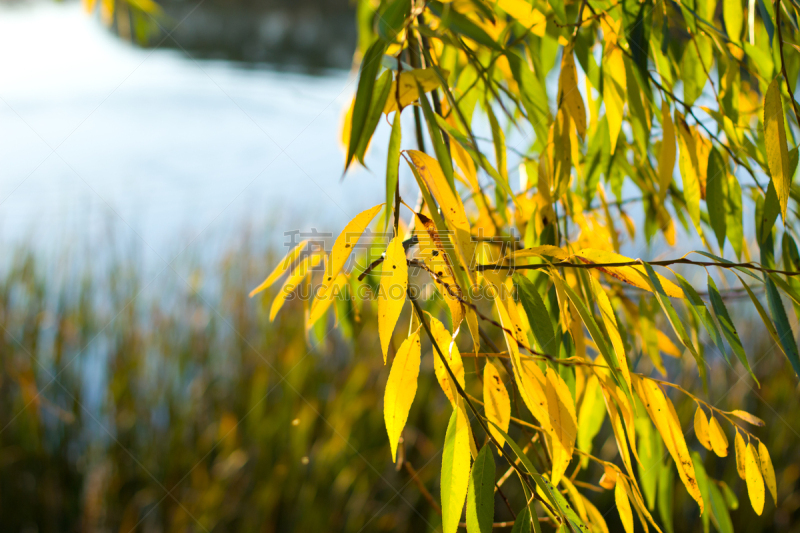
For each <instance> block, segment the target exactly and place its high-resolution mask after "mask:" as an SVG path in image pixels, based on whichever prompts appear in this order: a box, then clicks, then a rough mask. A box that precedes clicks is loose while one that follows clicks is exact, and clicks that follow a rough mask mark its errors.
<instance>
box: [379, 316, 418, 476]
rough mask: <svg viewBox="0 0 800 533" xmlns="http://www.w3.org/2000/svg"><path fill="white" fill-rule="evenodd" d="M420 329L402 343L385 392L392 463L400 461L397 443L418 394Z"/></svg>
mask: <svg viewBox="0 0 800 533" xmlns="http://www.w3.org/2000/svg"><path fill="white" fill-rule="evenodd" d="M420 354H421V347H420V339H419V330H417V331H415V332H414V333H412V334H411V336H410V337H408V338H407V339H406V340H404V341H403V344H401V345H400V348H399V349H398V350H397V355H396V356H395V358H394V361H393V362H392V369H391V370H390V371H389V380H388V381H387V382H386V392H385V393H384V396H383V419H384V421H385V423H386V432H387V433H388V434H389V444H390V445H391V447H392V461H396V460H397V443H398V441H399V440H400V435H401V434H402V433H403V428H404V427H405V425H406V421H407V420H408V412H409V410H410V409H411V404H412V403H413V402H414V396H415V395H416V394H417V378H418V377H419V365H420Z"/></svg>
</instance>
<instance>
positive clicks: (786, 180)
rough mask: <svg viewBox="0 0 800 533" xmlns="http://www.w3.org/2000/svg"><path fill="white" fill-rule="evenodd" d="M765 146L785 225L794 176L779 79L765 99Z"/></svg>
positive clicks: (773, 81) (772, 85)
mask: <svg viewBox="0 0 800 533" xmlns="http://www.w3.org/2000/svg"><path fill="white" fill-rule="evenodd" d="M764 146H765V147H766V149H767V164H768V166H769V172H770V174H771V177H772V181H773V183H775V192H777V193H778V201H779V202H780V206H781V215H782V216H783V221H784V224H785V223H786V209H787V207H788V205H789V190H790V189H791V186H792V176H791V175H789V147H788V146H787V144H786V126H785V125H784V119H783V104H782V102H781V89H780V80H779V79H778V78H776V79H774V80H772V82H771V83H770V84H769V87H768V88H767V94H766V95H765V97H764Z"/></svg>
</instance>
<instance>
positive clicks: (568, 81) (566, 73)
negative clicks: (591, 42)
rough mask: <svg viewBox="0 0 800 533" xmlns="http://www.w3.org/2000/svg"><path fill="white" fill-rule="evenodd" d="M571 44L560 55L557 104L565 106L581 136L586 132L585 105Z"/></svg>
mask: <svg viewBox="0 0 800 533" xmlns="http://www.w3.org/2000/svg"><path fill="white" fill-rule="evenodd" d="M572 52H573V46H572V44H568V45H567V46H565V47H564V50H563V51H562V56H561V75H560V76H559V79H558V106H559V107H561V106H562V105H564V106H566V109H567V111H568V112H569V115H570V116H571V117H572V120H573V121H574V122H575V127H576V128H577V129H578V133H579V134H580V136H581V137H583V136H584V135H585V134H586V107H585V106H584V104H583V97H582V96H581V92H580V91H579V90H578V71H577V70H576V69H575V56H574V55H573V53H572Z"/></svg>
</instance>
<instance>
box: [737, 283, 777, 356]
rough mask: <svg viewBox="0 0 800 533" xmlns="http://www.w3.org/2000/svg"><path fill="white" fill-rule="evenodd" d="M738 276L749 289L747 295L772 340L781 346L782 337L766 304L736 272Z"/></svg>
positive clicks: (745, 287) (746, 288)
mask: <svg viewBox="0 0 800 533" xmlns="http://www.w3.org/2000/svg"><path fill="white" fill-rule="evenodd" d="M736 277H737V278H739V281H740V282H741V284H742V285H743V286H744V289H745V290H746V291H747V295H748V296H749V297H750V301H751V302H752V303H753V307H755V308H756V311H758V315H759V316H760V317H761V321H762V322H764V327H766V328H767V331H768V332H769V335H770V337H772V340H774V341H775V344H777V345H778V346H781V341H780V338H779V337H778V332H777V331H776V330H775V326H774V325H773V324H772V320H770V318H769V315H768V314H767V312H766V311H765V310H764V306H762V305H761V302H760V301H759V300H758V298H757V297H756V295H755V294H753V290H752V289H751V288H750V286H749V285H747V283H745V282H744V280H743V279H742V278H741V276H739V274H736ZM781 350H783V346H781Z"/></svg>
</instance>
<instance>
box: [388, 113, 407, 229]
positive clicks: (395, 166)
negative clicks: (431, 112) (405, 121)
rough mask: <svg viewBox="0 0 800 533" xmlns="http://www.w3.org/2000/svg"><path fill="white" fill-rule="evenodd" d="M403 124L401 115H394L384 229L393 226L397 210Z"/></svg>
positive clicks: (390, 140) (390, 139)
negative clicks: (396, 196) (395, 203)
mask: <svg viewBox="0 0 800 533" xmlns="http://www.w3.org/2000/svg"><path fill="white" fill-rule="evenodd" d="M402 131H403V128H402V123H401V120H400V113H399V112H398V113H395V114H394V121H393V122H392V134H391V136H390V137H389V154H388V155H387V157H386V213H385V216H384V219H385V222H384V227H385V228H388V227H389V225H390V224H391V222H390V221H391V220H392V217H393V211H394V209H395V205H394V197H395V191H396V189H397V174H398V171H399V165H400V141H401V139H402Z"/></svg>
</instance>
